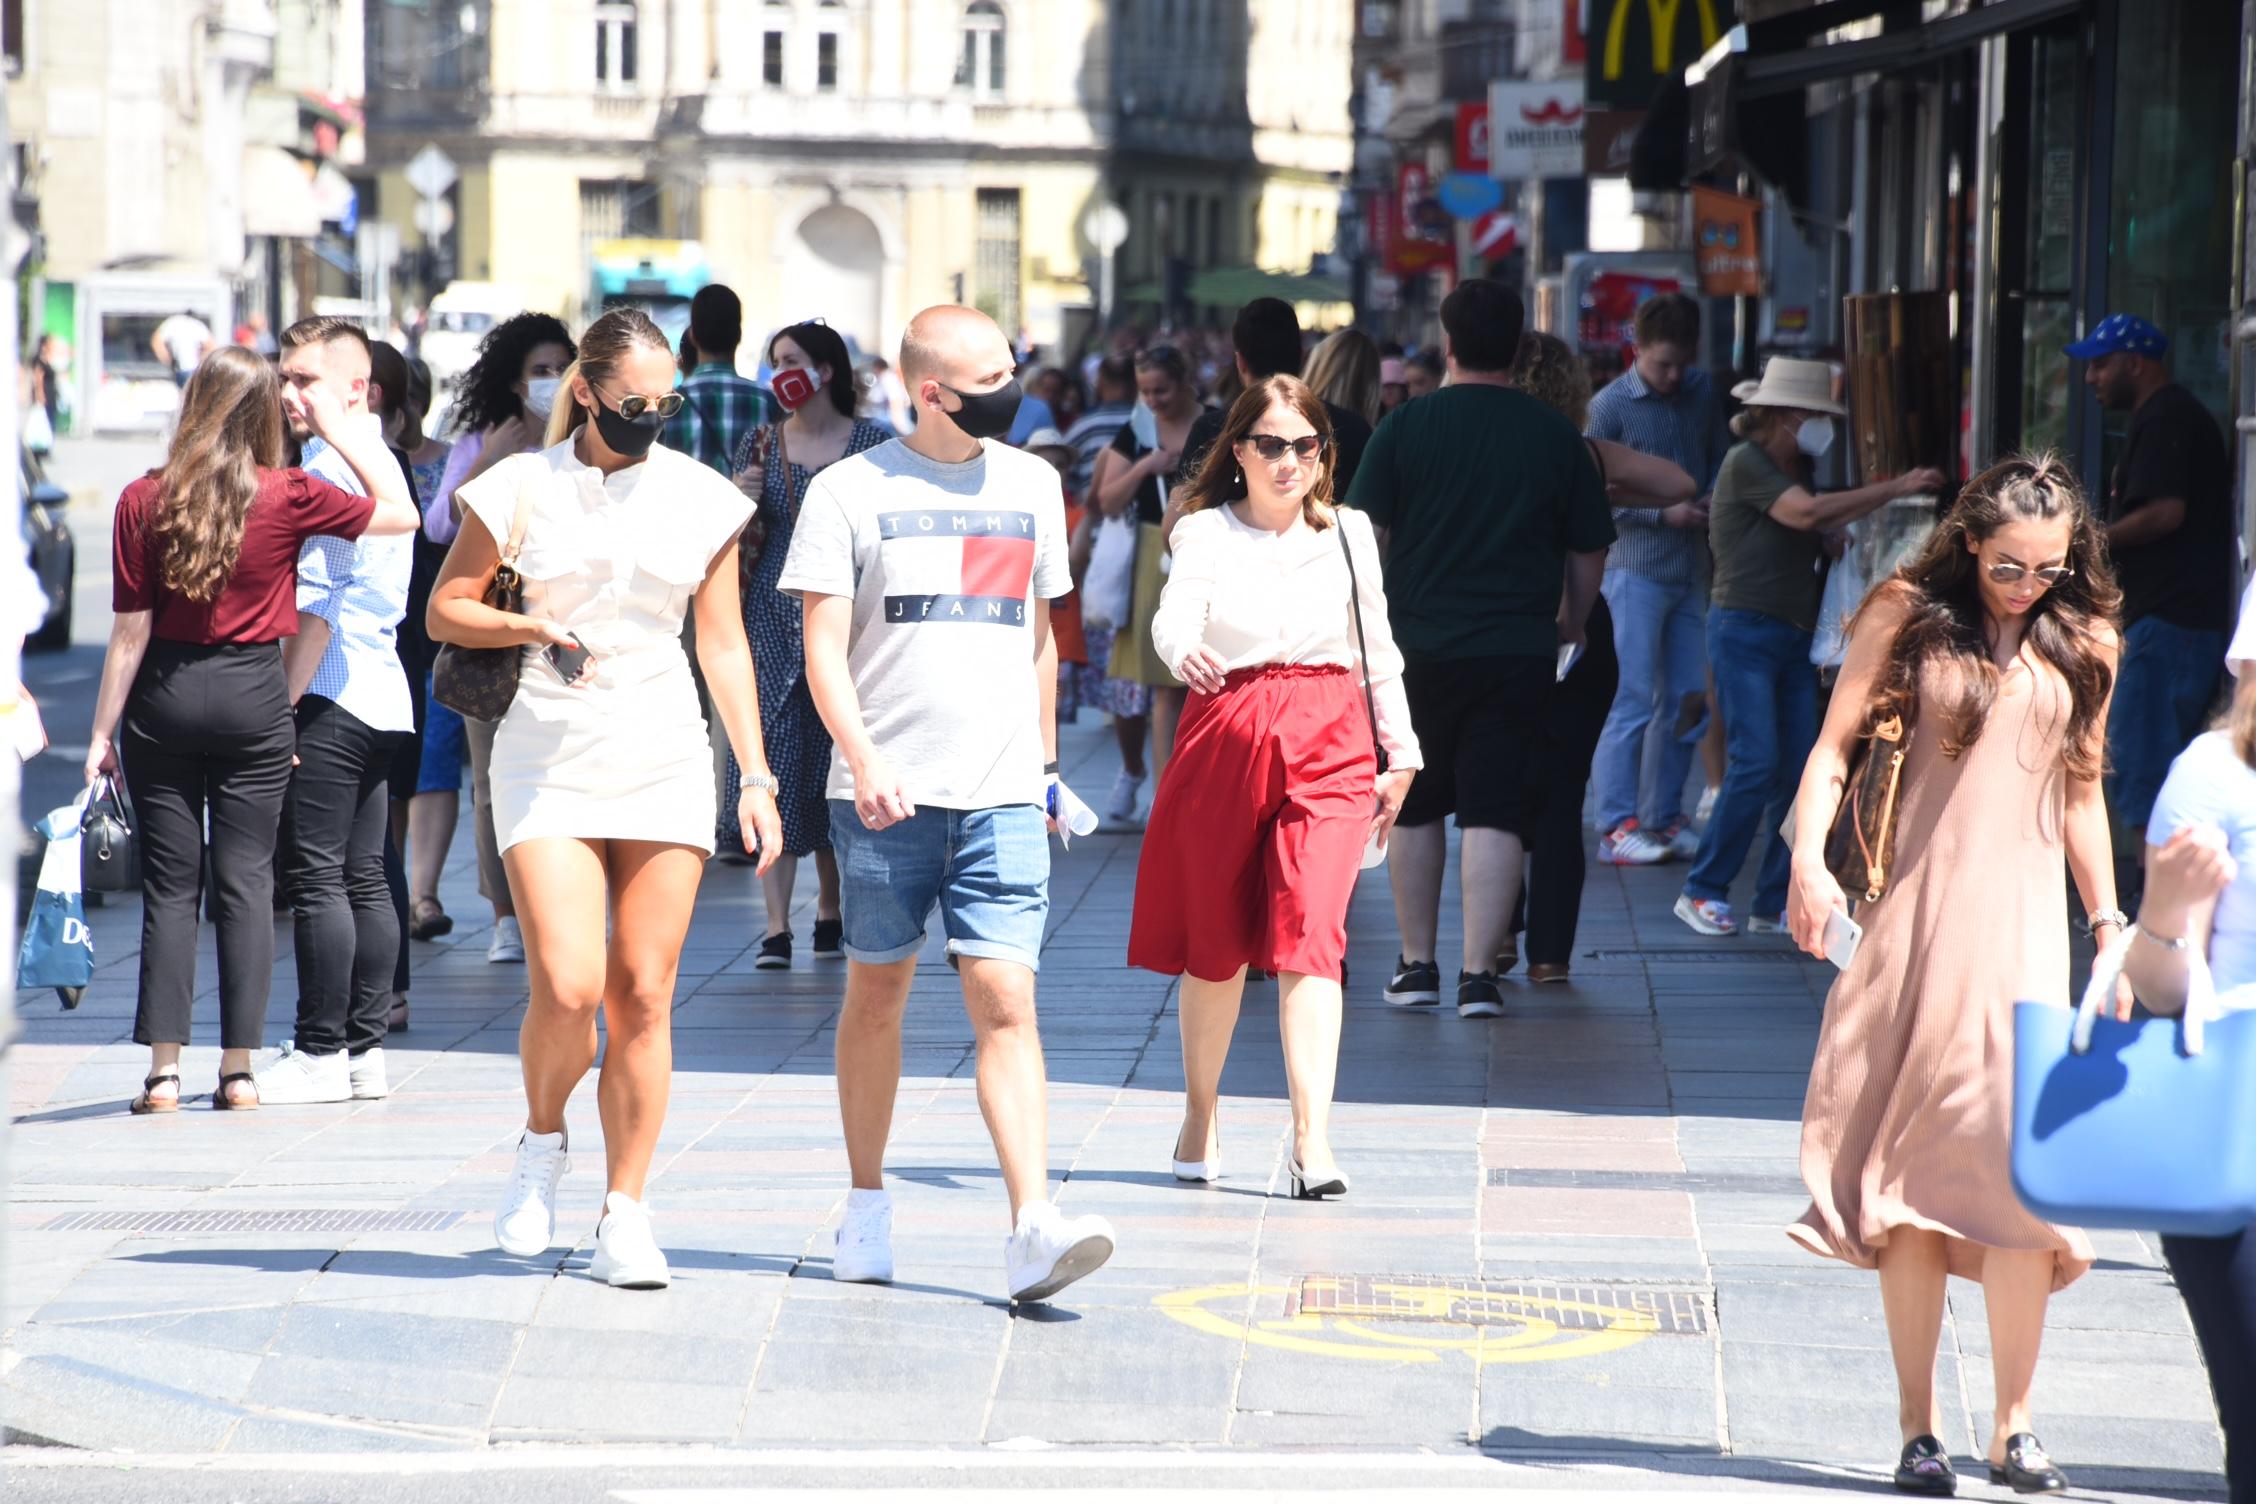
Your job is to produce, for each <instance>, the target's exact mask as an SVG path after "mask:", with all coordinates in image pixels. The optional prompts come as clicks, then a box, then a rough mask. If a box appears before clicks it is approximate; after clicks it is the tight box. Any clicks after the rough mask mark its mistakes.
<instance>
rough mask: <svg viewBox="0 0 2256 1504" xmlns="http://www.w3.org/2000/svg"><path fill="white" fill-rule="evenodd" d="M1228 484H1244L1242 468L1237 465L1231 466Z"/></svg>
mask: <svg viewBox="0 0 2256 1504" xmlns="http://www.w3.org/2000/svg"><path fill="white" fill-rule="evenodd" d="M1230 484H1231V485H1233V486H1242V485H1244V484H1245V471H1244V470H1243V469H1242V468H1239V467H1237V466H1232V467H1231V469H1230Z"/></svg>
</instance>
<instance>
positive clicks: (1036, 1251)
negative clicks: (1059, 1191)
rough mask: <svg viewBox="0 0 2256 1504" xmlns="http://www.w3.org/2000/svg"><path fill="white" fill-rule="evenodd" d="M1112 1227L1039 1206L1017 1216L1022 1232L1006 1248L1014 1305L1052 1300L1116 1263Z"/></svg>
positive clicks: (1048, 1205) (1006, 1270)
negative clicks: (1108, 1261)
mask: <svg viewBox="0 0 2256 1504" xmlns="http://www.w3.org/2000/svg"><path fill="white" fill-rule="evenodd" d="M1113 1242H1114V1240H1113V1235H1112V1224H1111V1223H1110V1222H1107V1221H1106V1220H1105V1219H1104V1218H1102V1217H1095V1216H1090V1217H1068V1216H1066V1215H1065V1213H1063V1212H1061V1211H1059V1210H1058V1209H1057V1206H1056V1204H1055V1203H1053V1202H1049V1201H1036V1202H1033V1203H1031V1204H1030V1205H1028V1206H1025V1207H1022V1208H1021V1209H1020V1210H1019V1213H1018V1230H1017V1231H1015V1232H1013V1233H1012V1234H1011V1236H1010V1241H1009V1242H1008V1243H1006V1244H1005V1245H1004V1247H1003V1269H1004V1273H1005V1275H1006V1276H1007V1278H1008V1279H1009V1282H1010V1297H1011V1299H1013V1300H1025V1301H1035V1300H1048V1299H1049V1298H1050V1297H1051V1296H1053V1295H1055V1294H1057V1293H1058V1291H1060V1290H1062V1289H1064V1288H1065V1287H1066V1286H1067V1285H1070V1284H1072V1283H1073V1282H1074V1281H1075V1280H1077V1279H1080V1278H1081V1277H1082V1276H1084V1275H1088V1274H1094V1273H1095V1272H1096V1271H1097V1270H1099V1269H1101V1268H1103V1267H1104V1262H1105V1260H1106V1259H1109V1258H1111V1257H1112V1250H1113Z"/></svg>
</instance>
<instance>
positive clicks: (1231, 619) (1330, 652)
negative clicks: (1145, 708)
mask: <svg viewBox="0 0 2256 1504" xmlns="http://www.w3.org/2000/svg"><path fill="white" fill-rule="evenodd" d="M1333 515H1334V516H1335V517H1336V518H1337V519H1338V524H1337V526H1338V531H1337V532H1335V531H1334V530H1333V529H1332V528H1326V529H1324V530H1323V531H1321V532H1319V531H1317V530H1316V529H1315V528H1312V527H1310V526H1309V525H1308V524H1307V522H1306V521H1304V520H1296V521H1295V522H1294V523H1293V525H1292V526H1291V527H1289V528H1287V529H1286V530H1285V531H1284V532H1281V533H1272V532H1270V531H1268V530H1267V529H1266V528H1257V527H1254V526H1252V525H1250V524H1248V523H1246V522H1244V521H1242V520H1240V519H1239V517H1238V515H1237V513H1236V511H1235V510H1233V509H1232V508H1231V507H1229V506H1219V507H1210V508H1207V509H1206V510H1204V511H1198V512H1193V513H1192V514H1191V515H1190V516H1188V517H1185V518H1184V519H1183V520H1182V521H1181V522H1178V523H1177V524H1176V525H1175V536H1174V539H1173V551H1174V564H1173V567H1172V569H1171V570H1170V572H1169V573H1168V576H1167V587H1166V589H1165V590H1164V591H1162V592H1161V594H1160V598H1159V613H1158V615H1156V616H1155V617H1154V618H1153V619H1152V645H1153V646H1154V647H1156V648H1157V649H1158V650H1159V656H1160V658H1161V659H1162V660H1163V661H1164V662H1165V663H1166V664H1167V666H1168V668H1169V669H1171V670H1174V671H1175V673H1176V676H1177V677H1178V678H1180V677H1181V676H1182V664H1183V659H1184V658H1185V657H1187V656H1188V655H1189V654H1190V651H1191V649H1193V648H1195V647H1198V646H1200V645H1201V644H1204V645H1205V646H1206V647H1208V648H1211V649H1213V650H1214V652H1215V653H1216V654H1217V655H1218V656H1219V657H1220V658H1221V659H1222V666H1223V668H1224V669H1225V670H1236V669H1241V668H1256V667H1259V666H1261V665H1263V664H1270V663H1288V664H1290V663H1306V664H1337V665H1339V666H1340V667H1342V668H1347V669H1353V668H1355V667H1357V665H1358V664H1359V663H1360V662H1361V659H1362V655H1361V654H1360V653H1359V652H1358V651H1357V650H1356V646H1355V613H1354V612H1353V610H1351V609H1350V602H1349V599H1348V596H1349V586H1348V573H1347V560H1346V558H1345V557H1343V556H1342V554H1341V551H1340V537H1341V535H1342V534H1344V535H1345V536H1346V538H1347V546H1348V548H1349V549H1350V550H1352V551H1353V553H1354V555H1355V593H1356V595H1357V596H1358V598H1359V599H1360V601H1361V603H1362V608H1363V631H1364V633H1365V634H1366V636H1367V637H1368V638H1369V642H1370V649H1371V662H1370V670H1369V672H1370V680H1371V693H1372V698H1373V699H1374V700H1375V701H1376V702H1377V706H1378V717H1379V745H1380V746H1382V747H1384V748H1385V749H1386V754H1387V763H1388V766H1389V767H1392V768H1398V769H1399V768H1417V767H1423V766H1424V765H1425V760H1424V758H1423V756H1422V755H1421V754H1420V752H1419V750H1418V737H1417V733H1416V732H1414V731H1412V730H1411V729H1410V701H1409V698H1408V697H1407V696H1406V695H1405V694H1404V693H1403V690H1402V653H1401V650H1400V649H1398V648H1396V647H1395V645H1394V629H1393V628H1392V627H1390V626H1389V625H1388V624H1387V604H1386V591H1385V589H1384V587H1383V586H1382V585H1381V584H1380V566H1379V548H1378V541H1377V539H1376V538H1374V537H1373V536H1372V533H1371V519H1370V518H1368V517H1366V516H1364V515H1363V514H1362V513H1361V512H1358V511H1355V510H1354V509H1353V508H1350V507H1342V508H1340V509H1339V510H1338V511H1337V512H1335V513H1334V514H1333Z"/></svg>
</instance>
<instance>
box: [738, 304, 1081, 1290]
mask: <svg viewBox="0 0 2256 1504" xmlns="http://www.w3.org/2000/svg"><path fill="white" fill-rule="evenodd" d="M1014 366H1015V362H1014V360H1013V357H1012V355H1011V350H1010V343H1009V341H1007V340H1006V339H1004V337H1003V332H1002V330H1000V329H998V328H997V327H996V326H995V323H994V321H993V320H991V319H989V318H988V317H987V316H986V315H985V314H982V313H979V312H977V311H975V310H973V309H969V308H955V307H940V308H928V309H926V310H925V311H924V312H923V313H920V314H918V315H917V316H916V318H915V319H914V320H912V321H911V322H910V324H909V330H908V333H907V334H906V335H905V336H904V337H903V338H902V341H901V376H902V380H903V381H904V382H905V383H906V384H907V386H908V390H909V399H910V401H912V402H913V403H915V404H916V408H917V425H916V428H915V430H914V431H913V432H912V433H911V434H910V435H909V436H908V437H907V438H905V439H895V440H893V441H892V442H890V443H886V444H882V445H879V446H878V447H877V448H875V449H871V450H866V451H864V452H863V453H861V454H858V455H854V456H851V457H849V458H847V459H843V460H840V461H839V462H838V463H836V464H834V465H832V466H830V467H829V468H828V469H826V470H824V471H823V472H822V474H820V475H819V476H817V477H816V478H815V479H814V480H813V481H812V482H811V483H810V484H809V486H808V488H807V498H806V501H805V503H804V505H803V506H802V507H801V508H800V513H799V518H798V521H797V524H796V525H795V527H794V528H793V532H792V539H791V552H790V554H789V555H788V556H787V557H786V558H785V560H784V566H783V576H782V578H781V579H780V580H778V581H777V588H779V589H781V590H784V591H787V592H790V593H792V594H795V595H797V596H799V598H800V600H801V602H802V604H803V609H804V610H805V613H806V643H807V689H808V692H809V693H810V694H811V695H812V696H813V698H814V702H815V709H816V711H817V713H819V714H820V715H821V716H822V719H823V724H824V726H826V727H827V728H828V729H829V731H830V735H831V740H832V742H833V744H834V751H833V753H832V757H831V765H830V780H829V784H828V792H829V795H830V799H831V806H830V831H831V842H832V844H833V845H834V846H835V847H836V848H837V851H838V868H839V878H840V886H841V890H842V892H841V900H842V908H843V916H842V917H843V920H844V925H845V941H846V957H847V970H846V1006H845V1012H844V1015H843V1016H842V1017H841V1018H840V1020H839V1025H838V1101H839V1111H840V1116H841V1117H843V1118H844V1120H845V1128H846V1157H847V1160H848V1162H849V1164H850V1166H851V1168H852V1172H853V1189H852V1190H851V1191H850V1192H849V1193H848V1195H847V1198H846V1217H845V1222H844V1225H843V1226H841V1227H840V1228H839V1231H838V1238H837V1251H836V1253H835V1255H834V1257H833V1259H832V1262H831V1277H832V1278H834V1279H840V1280H847V1281H857V1282H862V1281H866V1282H874V1283H883V1282H886V1281H889V1280H891V1279H892V1277H893V1246H892V1224H893V1210H892V1202H891V1199H890V1198H889V1197H888V1195H887V1193H886V1191H885V1188H884V1187H885V1142H886V1137H887V1135H888V1133H889V1132H890V1130H891V1127H892V1121H893V1099H894V1095H895V1093H896V1092H897V1091H898V1089H899V1086H900V1078H901V1015H902V1012H903V1011H904V1010H905V1009H906V1007H907V1006H908V1000H909V988H910V984H911V983H912V982H913V981H914V980H915V977H916V958H917V954H918V952H920V951H921V950H923V949H924V940H925V927H926V925H927V924H929V923H930V921H931V917H932V911H933V909H934V908H938V909H939V910H940V917H941V922H942V926H943V928H944V929H945V930H946V932H947V936H948V945H947V952H948V957H949V960H950V961H951V962H952V963H953V964H954V965H955V966H956V967H957V969H958V971H959V972H960V973H961V975H962V980H963V994H964V1006H965V1009H966V1011H968V1012H969V1014H970V1015H971V1024H972V1032H973V1035H974V1037H975V1039H976V1040H977V1044H978V1049H979V1107H980V1112H981V1114H982V1115H983V1116H984V1117H985V1118H986V1120H987V1124H988V1129H989V1132H990V1133H991V1134H992V1135H993V1137H994V1140H995V1151H996V1154H997V1156H998V1158H999V1159H1000V1160H1001V1163H1002V1171H1003V1184H1004V1187H1005V1189H1006V1190H1007V1191H1008V1192H1009V1195H1010V1205H1011V1214H1012V1232H1011V1237H1010V1240H1009V1242H1008V1243H1007V1245H1006V1246H1005V1251H1004V1270H1005V1274H1006V1277H1007V1280H1008V1284H1009V1289H1010V1294H1011V1298H1012V1299H1014V1300H1030V1301H1031V1300H1044V1299H1047V1298H1048V1297H1049V1296H1051V1295H1054V1294H1055V1293H1057V1292H1058V1291H1059V1290H1061V1289H1063V1288H1064V1287H1065V1286H1066V1285H1068V1284H1071V1283H1072V1282H1073V1281H1074V1280H1077V1279H1079V1278H1081V1277H1082V1276H1083V1275H1085V1274H1088V1273H1090V1272H1091V1271H1093V1270H1095V1269H1096V1268H1097V1267H1098V1266H1099V1265H1101V1264H1103V1263H1104V1261H1105V1260H1106V1259H1107V1258H1110V1257H1111V1255H1112V1248H1113V1234H1112V1228H1111V1227H1110V1225H1109V1224H1107V1223H1106V1222H1105V1220H1104V1219H1103V1218H1102V1217H1095V1216H1082V1217H1071V1218H1069V1217H1067V1216H1066V1215H1065V1214H1064V1213H1063V1212H1061V1211H1059V1210H1058V1208H1057V1207H1056V1205H1055V1204H1053V1203H1052V1202H1051V1201H1050V1199H1049V1146H1048V1129H1047V1123H1046V1118H1047V1105H1046V1099H1047V1096H1048V1082H1047V1079H1046V1077H1045V1072H1044V1067H1043V1063H1042V1043H1041V1039H1040V1037H1039V1035H1038V1034H1037V1033H1036V1030H1035V1022H1034V972H1035V968H1036V967H1037V965H1038V964H1039V961H1040V955H1041V948H1042V934H1043V929H1044V926H1045V923H1046V921H1047V919H1048V916H1049V879H1050V847H1049V830H1050V828H1051V822H1050V820H1049V818H1048V806H1049V803H1050V799H1051V791H1052V790H1054V788H1055V787H1056V775H1057V760H1056V759H1057V643H1056V641H1055V639H1053V638H1052V637H1051V635H1050V604H1049V603H1050V602H1051V601H1052V600H1054V599H1055V598H1057V597H1058V596H1061V595H1064V594H1065V593H1067V592H1068V591H1070V590H1071V589H1072V588H1073V582H1072V578H1071V576H1070V574H1069V573H1068V571H1067V567H1066V542H1065V503H1064V499H1063V497H1062V495H1061V493H1060V491H1059V486H1058V478H1057V472H1056V471H1055V470H1053V469H1051V468H1050V466H1049V464H1048V463H1047V462H1046V461H1043V460H1040V459H1037V458H1035V457H1034V456H1032V455H1028V454H1022V453H1020V452H1019V451H1017V450H1015V449H1010V448H1008V447H1006V446H1004V445H1002V444H1000V443H998V442H996V441H997V440H999V439H1000V438H1001V437H1002V436H1003V435H1004V434H1006V433H1008V432H1009V431H1010V426H1011V422H1012V420H1013V419H1014V418H1015V417H1016V416H1017V411H1018V401H1019V389H1018V380H1017V377H1016V376H1015V374H1014Z"/></svg>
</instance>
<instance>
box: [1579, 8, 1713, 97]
mask: <svg viewBox="0 0 2256 1504" xmlns="http://www.w3.org/2000/svg"><path fill="white" fill-rule="evenodd" d="M1589 4H1590V27H1589V30H1588V32H1587V33H1586V39H1587V46H1588V53H1587V55H1586V83H1587V86H1588V87H1587V91H1586V92H1587V97H1588V99H1589V101H1590V104H1591V105H1592V107H1594V108H1601V109H1629V110H1641V109H1643V108H1645V106H1647V105H1649V104H1651V103H1652V102H1653V90H1654V89H1655V88H1656V87H1657V86H1658V85H1659V84H1660V81H1661V79H1662V78H1664V77H1666V76H1667V75H1669V74H1672V73H1682V72H1683V71H1684V70H1685V69H1686V68H1687V67H1690V66H1691V65H1692V64H1693V63H1695V62H1698V61H1699V58H1700V54H1701V53H1703V52H1705V51H1707V50H1708V49H1709V48H1710V47H1713V46H1714V45H1715V44H1716V43H1717V42H1718V41H1720V40H1721V39H1722V37H1723V34H1724V32H1725V31H1727V30H1729V29H1730V26H1731V23H1732V20H1733V16H1732V0H1589Z"/></svg>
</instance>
